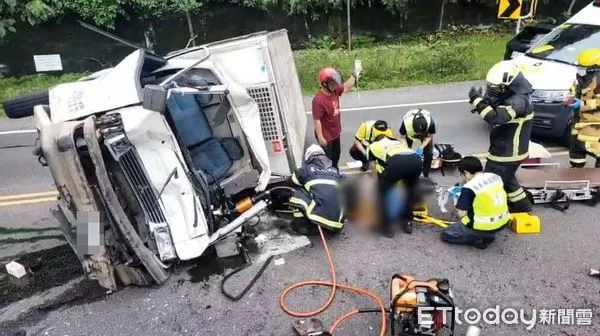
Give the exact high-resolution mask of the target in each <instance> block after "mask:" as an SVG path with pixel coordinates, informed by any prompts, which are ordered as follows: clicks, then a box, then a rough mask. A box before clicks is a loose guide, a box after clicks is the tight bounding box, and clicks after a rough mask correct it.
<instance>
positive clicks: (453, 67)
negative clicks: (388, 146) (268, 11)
mask: <svg viewBox="0 0 600 336" xmlns="http://www.w3.org/2000/svg"><path fill="white" fill-rule="evenodd" d="M508 38H509V35H503V34H501V33H498V32H495V33H490V32H489V31H488V32H486V33H477V32H471V33H467V34H460V35H456V34H453V33H442V34H435V35H429V36H426V37H419V38H410V39H407V40H406V41H403V42H402V43H390V44H385V45H376V44H374V43H373V42H372V41H370V40H369V39H368V38H361V39H357V42H359V41H361V42H360V43H356V45H357V47H358V48H357V49H354V50H352V51H348V50H345V49H335V46H333V45H331V44H328V43H326V42H327V41H328V39H327V38H321V39H319V40H318V41H313V44H312V46H311V47H310V48H308V49H304V50H298V51H296V52H295V57H294V58H295V62H296V68H297V70H298V76H299V78H300V83H301V85H302V89H303V91H304V93H305V94H308V95H310V94H313V93H314V92H315V90H316V89H317V86H318V83H317V74H318V72H319V70H320V69H321V68H322V67H324V66H334V67H336V68H338V69H340V71H341V72H342V73H343V74H345V75H346V76H347V75H348V74H349V72H350V71H352V69H353V67H354V60H355V59H360V60H362V64H363V68H364V73H363V76H362V78H361V81H360V82H359V87H360V89H361V90H362V89H383V88H394V87H400V86H408V85H417V84H435V83H444V82H450V81H462V80H476V79H482V78H484V77H485V74H486V73H487V71H488V69H489V68H490V67H491V66H492V65H493V64H494V63H496V62H498V61H499V60H500V59H502V57H503V54H504V48H505V45H506V42H507V40H508ZM323 41H325V42H323ZM84 75H85V74H65V75H62V76H51V75H33V76H25V77H21V78H0V101H3V100H6V99H10V98H13V97H17V96H20V95H24V94H28V93H35V92H39V91H41V90H44V89H47V88H49V87H51V86H53V85H56V84H59V83H64V82H70V81H74V80H76V79H78V78H80V77H82V76H84ZM3 114H4V111H3V110H2V109H1V108H0V115H3Z"/></svg>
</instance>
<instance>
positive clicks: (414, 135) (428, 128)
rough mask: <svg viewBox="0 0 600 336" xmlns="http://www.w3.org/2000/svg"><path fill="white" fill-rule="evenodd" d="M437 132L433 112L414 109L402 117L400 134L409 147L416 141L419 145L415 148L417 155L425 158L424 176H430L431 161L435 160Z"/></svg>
mask: <svg viewBox="0 0 600 336" xmlns="http://www.w3.org/2000/svg"><path fill="white" fill-rule="evenodd" d="M434 134H435V122H434V121H433V118H432V117H431V113H430V112H429V111H427V110H424V109H421V108H417V109H412V110H410V111H408V112H406V114H405V115H404V117H403V118H402V124H401V125H400V135H401V136H402V137H403V138H404V140H405V141H406V143H407V144H408V147H410V148H412V146H413V143H414V142H415V141H418V142H419V146H418V147H417V148H416V149H415V152H416V153H417V155H419V156H420V157H422V158H423V177H425V178H429V171H430V170H431V163H432V161H433V135H434Z"/></svg>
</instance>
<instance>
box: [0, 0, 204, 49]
mask: <svg viewBox="0 0 600 336" xmlns="http://www.w3.org/2000/svg"><path fill="white" fill-rule="evenodd" d="M0 1H1V0H0ZM61 3H62V6H63V8H62V9H63V10H65V11H70V12H72V13H74V14H76V15H78V16H80V17H81V18H83V19H84V20H88V21H91V22H92V23H94V24H96V25H98V26H101V27H104V28H110V29H114V27H115V23H116V22H117V19H118V18H119V17H125V18H131V17H139V18H141V19H142V20H143V21H144V23H145V26H146V27H145V30H144V39H145V43H146V48H147V49H149V50H154V49H155V46H156V35H155V29H154V19H155V18H160V17H164V16H172V15H184V14H185V15H186V18H187V19H188V20H187V21H188V27H189V31H190V39H192V40H193V39H194V29H193V26H192V21H191V17H190V13H195V12H197V11H199V10H200V9H201V8H202V5H203V2H202V0H66V1H61Z"/></svg>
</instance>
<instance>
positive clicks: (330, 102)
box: [312, 67, 362, 169]
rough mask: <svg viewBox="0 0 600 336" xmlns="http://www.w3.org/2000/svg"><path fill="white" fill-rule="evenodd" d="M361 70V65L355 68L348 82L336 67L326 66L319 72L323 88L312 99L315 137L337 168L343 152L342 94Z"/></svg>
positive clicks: (348, 88) (354, 81)
mask: <svg viewBox="0 0 600 336" xmlns="http://www.w3.org/2000/svg"><path fill="white" fill-rule="evenodd" d="M361 71H362V69H361V68H360V67H358V68H356V69H354V72H353V73H352V76H350V78H348V80H346V82H343V81H342V75H341V74H340V73H339V72H338V71H337V70H335V69H334V68H324V69H322V70H321V71H320V72H319V84H320V86H321V88H320V89H319V91H318V92H317V93H316V94H315V96H314V98H313V100H312V116H313V120H314V127H315V137H316V138H317V141H318V142H319V145H321V147H323V149H324V150H325V153H326V155H327V157H328V158H329V159H330V160H331V161H332V164H333V167H334V168H336V169H337V168H338V163H339V160H340V153H341V148H340V135H341V133H342V122H341V117H340V96H341V95H342V94H344V93H346V92H348V91H349V90H350V89H351V88H352V86H354V84H355V83H356V80H357V79H358V77H359V75H360V72H361Z"/></svg>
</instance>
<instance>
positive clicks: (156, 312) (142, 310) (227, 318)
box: [0, 83, 600, 336]
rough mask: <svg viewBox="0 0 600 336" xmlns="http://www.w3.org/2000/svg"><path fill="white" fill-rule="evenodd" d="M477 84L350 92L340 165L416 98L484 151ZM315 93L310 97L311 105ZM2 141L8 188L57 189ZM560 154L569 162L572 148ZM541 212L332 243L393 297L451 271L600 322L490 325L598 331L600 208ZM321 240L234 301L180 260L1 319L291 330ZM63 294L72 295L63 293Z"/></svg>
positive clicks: (536, 304) (70, 331)
mask: <svg viewBox="0 0 600 336" xmlns="http://www.w3.org/2000/svg"><path fill="white" fill-rule="evenodd" d="M469 86H470V83H458V84H447V85H438V86H430V87H417V88H410V89H399V90H387V91H379V92H361V93H360V94H351V95H348V97H345V98H344V99H343V101H342V113H343V115H342V120H343V124H344V127H343V128H344V134H343V135H342V136H343V144H342V146H343V148H344V151H343V155H344V156H343V159H342V163H344V162H345V161H349V160H350V159H349V157H348V155H347V149H348V148H349V146H350V144H351V141H352V138H353V135H354V132H355V130H356V128H357V127H358V125H359V123H360V122H361V121H363V120H366V119H376V118H383V119H386V120H387V121H388V122H389V123H391V124H392V125H393V126H394V128H395V129H397V128H398V127H399V125H400V120H401V117H402V115H403V114H404V112H405V111H406V110H407V109H409V108H413V107H416V106H418V105H420V106H422V107H424V108H427V109H429V110H430V111H431V112H432V113H433V116H434V118H435V120H436V124H437V128H438V133H439V134H438V135H437V136H436V138H437V140H438V141H443V142H450V143H453V144H455V146H456V147H457V150H459V151H460V152H462V153H463V154H474V153H483V152H485V149H486V147H487V128H486V126H485V125H484V124H483V122H482V121H481V120H480V119H479V118H478V117H477V116H474V115H472V114H470V113H469V107H468V106H467V104H466V102H465V101H464V99H465V98H464V95H465V93H466V92H467V91H468V88H469ZM309 101H310V99H309V98H307V106H308V108H307V109H309V108H310V105H309ZM417 103H424V104H417ZM425 103H427V104H425ZM27 122H28V121H27V120H19V121H6V120H1V121H0V147H7V146H11V145H12V146H14V145H30V144H32V143H33V141H34V137H33V136H32V134H29V133H23V134H15V133H1V132H6V131H9V132H10V131H13V130H17V129H21V130H27V129H30V128H31V124H30V121H29V124H28V123H27ZM307 133H308V134H307V136H308V137H309V139H313V136H312V128H311V129H309V130H308V132H307ZM1 150H2V151H3V155H2V160H0V181H2V182H1V183H0V185H1V186H2V187H1V190H2V192H0V195H9V194H17V193H21V194H22V193H32V192H44V191H49V190H51V189H52V180H51V178H50V176H49V172H48V171H47V170H46V168H42V167H40V166H39V165H38V164H37V162H35V160H34V158H33V156H31V152H30V148H27V147H13V148H3V149H1ZM555 160H556V161H557V162H561V164H565V163H566V161H565V157H564V156H559V157H557V158H556V159H555ZM432 177H433V178H434V179H436V180H438V181H440V183H442V184H446V185H448V184H450V183H454V182H455V181H456V179H457V176H455V175H454V176H447V177H445V178H443V177H441V176H439V174H434V175H433V176H432ZM0 200H2V199H0ZM2 202H4V201H2ZM1 204H2V203H1V202H0V205H1ZM50 204H51V202H45V203H37V204H36V203H32V204H23V205H9V206H2V207H0V219H1V220H2V223H8V225H12V226H13V227H23V226H33V223H35V222H36V221H38V222H40V224H36V225H42V226H44V225H47V226H51V225H52V221H51V220H49V219H48V215H47V213H48V212H47V209H48V207H49V206H50ZM536 212H537V213H538V214H539V216H540V217H541V219H542V226H543V232H542V234H540V235H516V234H513V233H511V232H508V231H507V232H502V233H501V234H500V235H499V237H498V239H497V241H496V242H495V243H494V245H492V246H491V247H490V248H489V249H488V250H485V251H481V250H477V249H473V248H470V247H462V246H449V245H446V244H444V243H442V242H440V241H439V233H440V229H439V228H437V227H433V226H426V225H419V226H417V227H416V229H415V232H414V233H413V234H412V235H410V236H409V235H405V234H402V233H399V234H398V235H397V236H396V238H394V239H385V238H380V237H374V236H370V235H365V234H360V233H359V232H357V230H356V228H355V227H352V225H347V228H346V230H345V232H344V233H343V234H342V236H341V237H337V238H335V239H332V240H331V241H330V247H331V250H332V251H333V254H334V258H335V260H336V265H337V271H338V281H339V282H341V283H348V284H351V285H356V286H360V287H363V288H366V289H369V290H371V291H373V292H375V293H377V294H378V295H380V296H382V297H383V298H384V300H387V299H388V297H387V296H388V295H389V294H388V293H389V287H388V286H389V282H390V278H391V276H392V275H393V274H395V273H405V274H412V275H414V276H416V277H418V278H422V279H428V278H433V277H446V278H448V279H449V280H450V282H451V285H452V287H453V290H454V292H455V295H456V297H457V303H458V306H459V307H460V308H462V309H467V308H478V309H480V310H482V311H483V310H485V309H487V308H494V307H495V306H496V305H499V306H500V307H501V309H506V308H513V309H517V310H519V309H524V312H525V317H526V318H527V319H531V318H533V317H534V316H533V315H534V310H537V319H538V321H539V319H540V311H539V310H540V309H591V310H592V312H593V321H592V323H593V324H592V326H569V325H564V324H563V325H557V324H556V323H558V322H561V321H559V320H558V318H559V317H558V315H555V318H556V320H555V324H554V325H550V326H540V325H538V326H536V327H535V328H534V329H533V330H532V331H526V330H525V328H526V325H525V324H523V323H520V324H518V325H506V324H501V325H484V326H482V328H483V334H482V335H499V336H503V335H507V336H508V335H598V334H600V324H598V322H599V321H598V314H599V313H600V311H599V309H598V308H599V306H598V305H599V304H600V300H599V299H598V294H599V290H598V289H599V288H600V287H598V285H599V283H598V279H594V278H590V277H588V276H587V270H588V268H589V267H593V266H597V257H596V255H597V253H596V251H595V248H596V245H597V241H598V240H597V239H598V238H597V237H598V236H599V235H598V234H599V233H600V229H599V227H598V223H597V222H598V221H597V217H598V216H597V215H598V210H597V208H591V207H587V206H585V205H573V206H572V207H571V209H569V210H568V211H567V212H566V213H561V212H558V211H556V210H551V209H547V208H544V207H538V208H536ZM3 225H4V224H3ZM314 241H315V244H314V246H313V247H311V248H307V249H303V250H298V251H295V252H292V253H290V254H286V255H284V256H283V258H284V260H285V264H283V265H280V266H275V265H271V266H270V267H269V268H268V269H267V271H266V272H265V274H264V275H263V277H262V278H261V279H260V280H259V281H258V282H257V284H256V285H255V287H254V288H253V289H252V290H251V291H250V292H249V293H248V294H247V295H246V297H244V298H243V299H242V300H241V301H239V302H235V303H233V302H230V301H228V300H227V299H226V298H225V297H223V296H222V294H221V293H220V290H219V282H220V279H221V275H219V274H218V273H219V271H221V272H222V269H221V270H218V269H215V270H214V271H215V274H213V275H211V276H210V277H209V278H208V279H207V280H206V281H203V282H197V280H198V279H197V276H195V275H194V274H193V273H190V271H189V270H188V269H182V270H178V271H177V272H176V274H174V275H173V276H172V277H171V278H170V279H169V281H168V283H167V284H165V285H163V286H161V287H158V288H127V289H125V290H122V291H119V292H117V293H114V294H112V295H110V296H106V297H105V296H104V295H103V293H102V292H98V291H97V290H95V291H94V290H91V289H90V288H89V287H86V286H89V285H82V283H79V284H78V285H77V286H83V287H77V286H76V287H75V289H76V290H73V291H72V292H69V291H67V293H66V294H63V295H62V296H60V297H58V298H57V297H56V294H55V295H53V296H51V297H53V299H52V301H51V302H54V303H56V302H57V301H56V300H58V303H56V304H55V305H51V306H50V308H46V309H41V310H33V311H31V312H30V313H29V315H26V316H25V318H24V319H21V320H19V321H16V322H12V323H8V321H10V320H13V319H15V318H16V317H17V316H18V315H19V313H18V312H25V311H27V310H28V309H29V308H31V307H32V306H35V305H37V304H39V303H41V302H43V301H44V300H45V298H41V297H39V296H35V297H32V298H31V299H29V301H28V302H21V303H19V304H15V305H11V306H8V307H5V308H3V309H1V310H0V323H3V322H4V324H0V335H2V330H5V331H6V330H9V329H11V330H12V329H13V328H16V327H23V328H25V329H27V330H28V331H29V333H30V334H35V335H38V334H39V335H131V334H134V335H141V334H144V335H166V334H189V335H232V336H234V335H282V336H287V335H292V332H291V327H290V323H291V321H292V320H293V319H292V318H291V317H289V316H287V315H285V314H284V313H283V312H281V310H280V307H279V301H278V300H279V293H281V292H282V291H283V290H284V288H285V287H286V286H288V285H290V284H292V283H294V282H296V281H303V280H312V279H328V277H329V273H328V270H327V264H326V260H325V257H324V253H323V248H322V244H321V242H320V241H319V240H318V239H316V240H314ZM594 257H596V258H594ZM202 265H204V266H206V265H205V264H202ZM202 265H201V266H202ZM255 271H256V268H254V267H252V268H251V269H250V270H248V272H247V273H246V271H244V272H242V273H241V274H240V276H237V277H234V278H233V279H232V280H230V283H231V288H232V289H231V290H238V289H239V288H241V287H243V286H244V285H245V284H246V283H247V282H248V281H249V279H248V278H244V274H254V273H253V272H255ZM248 276H251V275H248ZM0 281H4V280H2V279H0ZM67 287H68V288H71V287H70V286H67ZM67 287H65V288H67ZM81 297H82V298H81ZM326 297H327V291H326V290H324V289H323V290H321V289H314V290H301V291H300V292H299V294H298V295H292V296H291V297H290V300H289V304H290V305H291V306H292V307H293V308H294V309H299V310H312V309H314V308H317V307H318V306H320V305H322V304H323V303H324V302H325V300H326ZM65 300H67V301H69V302H68V303H62V304H61V303H60V302H62V301H65ZM357 307H358V308H365V307H374V303H373V302H370V301H369V300H367V299H363V298H360V297H356V296H354V295H351V294H348V293H339V294H338V299H337V301H336V303H335V304H334V305H333V306H332V307H331V309H329V310H328V311H327V312H326V313H324V314H323V315H322V316H320V317H321V318H322V319H323V320H324V322H325V324H326V325H331V323H333V321H334V320H335V318H336V317H337V316H339V315H341V314H343V313H345V312H347V311H348V310H350V309H352V308H357ZM58 308H60V309H58ZM555 313H558V311H555ZM561 313H562V312H561ZM573 313H574V312H573ZM578 313H579V314H580V313H582V311H578ZM560 315H563V314H560ZM567 317H568V316H567ZM461 320H462V321H464V318H461ZM561 320H562V322H563V323H567V324H568V323H569V322H571V323H574V322H576V321H579V322H581V321H583V320H574V321H568V320H565V318H564V316H563V318H561ZM378 321H379V317H378V316H377V315H375V314H370V315H363V316H359V317H356V318H354V319H352V320H350V321H349V322H347V323H346V324H344V325H342V326H341V327H340V332H339V333H338V334H340V335H376V334H378V332H377V331H378ZM465 327H466V326H465V324H464V322H463V324H462V325H460V326H459V327H458V329H457V330H458V331H459V332H462V334H464V330H465ZM3 328H4V329H3Z"/></svg>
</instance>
